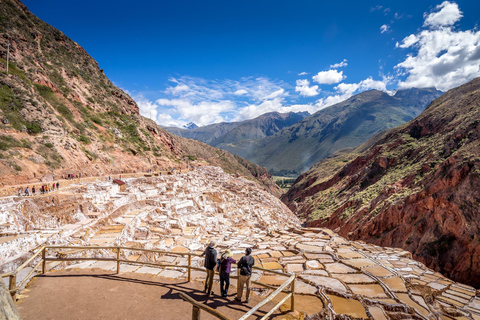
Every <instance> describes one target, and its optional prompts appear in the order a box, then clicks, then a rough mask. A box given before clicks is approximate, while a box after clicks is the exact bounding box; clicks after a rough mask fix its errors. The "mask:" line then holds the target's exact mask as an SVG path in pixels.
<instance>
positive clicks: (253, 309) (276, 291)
mask: <svg viewBox="0 0 480 320" xmlns="http://www.w3.org/2000/svg"><path fill="white" fill-rule="evenodd" d="M293 280H295V274H292V275H291V276H290V278H288V280H287V281H285V282H284V283H283V284H282V285H281V286H280V287H278V288H277V290H275V291H273V292H272V293H271V294H270V295H269V296H268V297H266V298H265V299H263V300H262V301H260V302H259V303H258V304H257V305H256V306H255V307H253V308H252V309H250V311H248V312H247V313H245V314H244V315H243V316H242V317H241V318H239V319H238V320H245V319H247V318H248V317H250V316H251V315H253V314H254V313H255V312H256V311H257V310H258V309H260V308H261V307H262V306H264V305H265V304H267V303H268V302H270V301H272V299H273V298H275V297H276V296H277V295H278V294H279V293H280V292H282V291H283V289H285V287H286V286H288V285H289V284H290V283H291V282H292V281H293Z"/></svg>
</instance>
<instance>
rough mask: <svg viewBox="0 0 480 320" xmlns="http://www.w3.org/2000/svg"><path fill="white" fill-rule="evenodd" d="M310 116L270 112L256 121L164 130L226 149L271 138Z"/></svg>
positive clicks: (305, 113) (306, 113)
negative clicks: (243, 142)
mask: <svg viewBox="0 0 480 320" xmlns="http://www.w3.org/2000/svg"><path fill="white" fill-rule="evenodd" d="M309 115H310V114H309V113H308V112H306V111H305V112H288V113H279V112H268V113H265V114H262V115H261V116H258V117H257V118H255V119H250V120H244V121H238V122H221V123H214V124H210V125H207V126H203V127H193V126H191V125H190V124H188V125H187V126H189V128H186V127H185V128H177V127H164V128H165V129H166V130H168V131H169V132H171V133H173V134H176V135H179V136H181V137H184V138H190V139H195V140H200V141H202V142H205V143H208V144H209V145H211V146H214V147H219V148H221V149H224V148H222V146H225V145H228V144H231V143H238V142H239V141H245V140H247V141H250V140H255V139H259V138H264V137H268V136H271V135H273V134H275V133H277V132H279V131H280V130H282V129H284V128H287V127H289V126H291V125H293V124H295V123H297V122H298V121H300V120H302V119H304V118H305V117H308V116H309ZM195 126H196V125H195Z"/></svg>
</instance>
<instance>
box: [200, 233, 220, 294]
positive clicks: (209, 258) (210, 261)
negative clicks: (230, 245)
mask: <svg viewBox="0 0 480 320" xmlns="http://www.w3.org/2000/svg"><path fill="white" fill-rule="evenodd" d="M216 245H217V243H216V242H215V240H210V243H209V244H208V247H207V248H206V249H205V251H203V253H202V255H201V256H202V257H203V256H205V269H207V278H206V279H205V289H203V292H206V293H207V294H213V291H212V285H213V276H214V275H215V270H214V269H215V266H216V265H217V251H216V250H215V249H214V247H215V246H216Z"/></svg>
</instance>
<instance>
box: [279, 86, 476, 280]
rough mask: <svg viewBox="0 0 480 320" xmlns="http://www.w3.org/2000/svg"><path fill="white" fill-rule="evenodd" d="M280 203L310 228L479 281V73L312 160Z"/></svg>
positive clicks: (448, 273)
mask: <svg viewBox="0 0 480 320" xmlns="http://www.w3.org/2000/svg"><path fill="white" fill-rule="evenodd" d="M282 200H283V201H284V202H285V203H286V204H287V205H288V206H289V207H290V208H291V209H292V210H293V211H294V212H296V213H297V214H298V215H299V216H301V217H303V218H304V219H305V221H306V224H307V225H308V226H316V227H327V228H331V229H333V230H335V231H338V232H339V233H340V234H341V235H343V236H346V237H348V238H349V239H352V240H354V239H361V240H364V241H366V242H370V243H375V244H377V245H380V246H389V247H401V248H404V249H406V250H408V251H410V252H412V253H413V256H414V258H415V259H417V260H420V261H422V262H424V263H425V264H426V265H427V266H429V267H430V268H432V269H434V270H436V271H439V272H441V273H443V274H444V275H446V276H448V277H450V278H452V279H456V280H457V281H461V282H464V283H469V284H471V285H473V286H475V287H477V288H478V287H480V211H479V210H478V208H479V206H480V78H477V79H475V80H473V81H471V82H469V83H467V84H465V85H462V86H460V87H458V88H455V89H452V90H449V91H448V92H447V93H445V94H444V95H442V96H441V97H439V98H438V99H436V100H434V101H433V102H432V103H431V104H430V105H429V106H428V107H427V108H426V110H425V111H424V112H423V113H422V114H420V115H419V116H418V117H416V118H415V119H413V120H411V121H410V122H408V123H406V124H404V125H401V126H399V127H397V128H394V129H390V130H388V131H386V132H383V133H381V134H377V135H376V136H374V137H373V138H371V139H370V140H369V141H368V142H366V143H364V144H363V145H361V146H359V147H358V148H356V149H354V150H350V151H346V152H338V153H336V154H335V155H333V156H331V157H329V158H326V159H324V160H323V161H321V162H319V163H317V164H316V165H315V166H313V167H312V168H311V169H310V170H309V171H307V172H306V173H304V174H302V175H301V176H300V177H298V179H297V180H296V181H295V183H294V185H293V186H292V188H291V189H290V190H289V191H288V192H287V193H286V194H285V195H284V196H283V197H282Z"/></svg>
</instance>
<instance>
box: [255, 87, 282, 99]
mask: <svg viewBox="0 0 480 320" xmlns="http://www.w3.org/2000/svg"><path fill="white" fill-rule="evenodd" d="M284 93H285V89H278V90H277V91H274V92H272V93H270V94H269V95H267V96H263V97H262V99H261V100H270V99H275V98H278V97H281V96H283V95H284Z"/></svg>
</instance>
